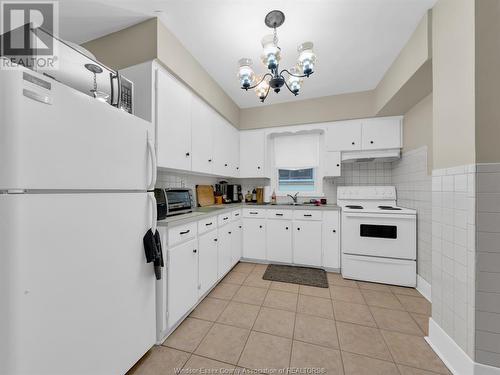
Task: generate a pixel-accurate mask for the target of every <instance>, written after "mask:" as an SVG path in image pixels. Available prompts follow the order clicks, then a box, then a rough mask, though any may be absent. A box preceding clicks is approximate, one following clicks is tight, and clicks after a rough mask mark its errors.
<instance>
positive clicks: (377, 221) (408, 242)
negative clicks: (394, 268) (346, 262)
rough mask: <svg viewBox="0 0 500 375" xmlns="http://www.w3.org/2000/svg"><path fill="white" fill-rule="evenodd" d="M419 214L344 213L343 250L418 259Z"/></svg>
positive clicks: (346, 252) (343, 251) (355, 253)
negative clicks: (417, 232)
mask: <svg viewBox="0 0 500 375" xmlns="http://www.w3.org/2000/svg"><path fill="white" fill-rule="evenodd" d="M416 252H417V240H416V216H415V215H401V214H399V215H398V214H368V213H343V214H342V253H343V254H353V255H365V256H376V257H384V258H394V259H416Z"/></svg>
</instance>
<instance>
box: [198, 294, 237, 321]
mask: <svg viewBox="0 0 500 375" xmlns="http://www.w3.org/2000/svg"><path fill="white" fill-rule="evenodd" d="M227 304H228V301H226V300H223V299H218V298H210V297H206V298H205V299H204V300H203V301H201V302H200V304H199V305H198V306H196V308H195V309H194V310H193V312H192V313H191V315H190V316H191V317H192V318H198V319H203V320H210V321H212V322H215V321H216V320H217V318H218V317H219V315H220V314H221V313H222V311H224V309H225V308H226V305H227Z"/></svg>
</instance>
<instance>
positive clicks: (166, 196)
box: [154, 188, 195, 220]
mask: <svg viewBox="0 0 500 375" xmlns="http://www.w3.org/2000/svg"><path fill="white" fill-rule="evenodd" d="M154 194H155V198H156V206H157V212H158V215H157V216H158V220H163V219H165V218H167V217H169V216H173V215H179V214H185V213H188V212H192V211H193V207H194V206H195V204H194V200H193V193H192V191H191V189H163V188H161V189H155V192H154Z"/></svg>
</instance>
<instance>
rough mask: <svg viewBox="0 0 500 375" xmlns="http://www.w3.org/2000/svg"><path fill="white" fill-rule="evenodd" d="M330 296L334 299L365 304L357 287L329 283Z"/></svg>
mask: <svg viewBox="0 0 500 375" xmlns="http://www.w3.org/2000/svg"><path fill="white" fill-rule="evenodd" d="M330 296H331V298H332V299H333V300H334V301H345V302H352V303H361V304H366V302H365V299H364V298H363V295H362V294H361V291H360V290H359V289H357V288H349V287H345V286H335V285H330Z"/></svg>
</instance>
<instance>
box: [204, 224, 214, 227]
mask: <svg viewBox="0 0 500 375" xmlns="http://www.w3.org/2000/svg"><path fill="white" fill-rule="evenodd" d="M212 224H213V223H206V224H205V226H207V227H208V226H210V225H212Z"/></svg>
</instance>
